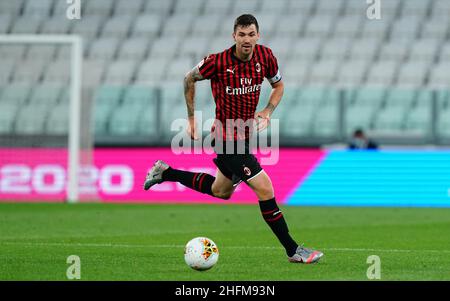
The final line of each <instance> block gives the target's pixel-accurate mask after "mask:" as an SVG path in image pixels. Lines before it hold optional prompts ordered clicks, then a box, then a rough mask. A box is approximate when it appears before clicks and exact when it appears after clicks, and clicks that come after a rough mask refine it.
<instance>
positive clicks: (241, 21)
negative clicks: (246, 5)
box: [233, 14, 259, 32]
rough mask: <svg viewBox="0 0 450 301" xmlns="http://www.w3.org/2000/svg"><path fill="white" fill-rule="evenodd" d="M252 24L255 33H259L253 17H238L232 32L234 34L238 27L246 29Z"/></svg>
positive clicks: (248, 15)
mask: <svg viewBox="0 0 450 301" xmlns="http://www.w3.org/2000/svg"><path fill="white" fill-rule="evenodd" d="M252 24H255V26H256V32H259V25H258V20H256V18H255V16H253V15H250V14H244V15H240V16H239V17H237V18H236V20H235V21H234V29H233V30H234V32H236V28H237V27H238V26H242V27H248V26H250V25H252Z"/></svg>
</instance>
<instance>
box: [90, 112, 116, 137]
mask: <svg viewBox="0 0 450 301" xmlns="http://www.w3.org/2000/svg"><path fill="white" fill-rule="evenodd" d="M114 108H115V107H114V106H110V105H95V107H94V114H93V120H94V132H95V135H97V136H105V135H107V134H108V127H109V118H110V115H111V112H112V111H113V110H114Z"/></svg>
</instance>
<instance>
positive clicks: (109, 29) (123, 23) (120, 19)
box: [101, 15, 134, 40]
mask: <svg viewBox="0 0 450 301" xmlns="http://www.w3.org/2000/svg"><path fill="white" fill-rule="evenodd" d="M133 21H134V17H133V16H129V15H124V16H122V15H121V16H117V17H114V18H110V19H108V20H107V21H106V23H105V24H104V25H103V29H102V34H101V35H102V37H103V38H118V39H119V40H123V39H125V38H127V36H128V34H129V31H130V29H131V27H132V23H133Z"/></svg>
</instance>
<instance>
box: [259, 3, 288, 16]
mask: <svg viewBox="0 0 450 301" xmlns="http://www.w3.org/2000/svg"><path fill="white" fill-rule="evenodd" d="M288 4H289V0H279V1H273V0H261V2H260V5H259V7H260V13H262V14H264V13H270V14H273V15H274V16H280V15H285V13H286V9H287V7H288Z"/></svg>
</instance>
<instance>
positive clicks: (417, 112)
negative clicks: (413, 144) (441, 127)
mask: <svg viewBox="0 0 450 301" xmlns="http://www.w3.org/2000/svg"><path fill="white" fill-rule="evenodd" d="M430 120H431V110H430V106H419V107H416V108H414V109H412V110H411V111H409V112H408V114H407V115H406V121H405V131H407V132H409V133H410V134H416V135H421V136H425V135H428V134H429V132H430V129H431V127H430V125H431V123H430Z"/></svg>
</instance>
